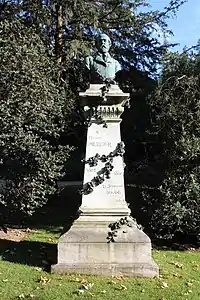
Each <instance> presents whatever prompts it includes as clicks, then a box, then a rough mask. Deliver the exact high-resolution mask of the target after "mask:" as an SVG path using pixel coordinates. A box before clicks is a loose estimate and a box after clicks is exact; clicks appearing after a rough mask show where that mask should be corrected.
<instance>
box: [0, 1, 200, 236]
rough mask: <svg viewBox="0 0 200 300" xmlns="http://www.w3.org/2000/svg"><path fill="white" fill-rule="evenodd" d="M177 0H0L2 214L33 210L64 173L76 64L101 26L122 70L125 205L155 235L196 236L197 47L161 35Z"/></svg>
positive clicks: (76, 117)
mask: <svg viewBox="0 0 200 300" xmlns="http://www.w3.org/2000/svg"><path fill="white" fill-rule="evenodd" d="M184 2H185V1H184V0H183V1H182V0H171V1H169V5H168V7H166V8H165V10H164V11H162V12H159V11H151V10H150V9H149V10H148V11H147V10H144V8H145V6H146V4H148V1H143V0H133V1H128V0H124V1H119V0H112V1H105V0H101V1H82V0H76V1H71V0H70V1H69V0H68V1H67V0H62V1H61V0H60V1H54V0H39V1H32V0H22V1H15V0H11V1H5V0H0V33H1V39H0V70H1V75H0V99H1V106H0V148H1V151H0V161H1V172H0V177H1V179H3V180H5V179H6V180H7V181H6V182H7V184H6V185H3V186H2V188H1V198H0V201H1V204H2V207H4V208H7V212H11V211H23V212H24V213H26V214H27V213H28V214H31V213H33V211H34V210H35V209H36V208H37V207H38V206H41V205H43V204H44V203H46V201H47V200H48V199H49V196H50V195H52V194H54V192H55V191H56V180H57V179H58V178H62V176H63V175H64V174H65V176H66V174H68V173H67V170H66V167H65V166H66V163H67V162H68V158H69V154H70V147H71V146H77V145H78V146H79V148H80V140H79V137H80V136H83V134H82V133H83V132H84V129H85V127H84V119H83V118H82V111H81V108H80V107H79V104H78V90H79V88H80V87H83V85H84V84H85V82H84V78H83V77H82V75H81V71H80V70H81V64H82V60H83V58H84V56H85V55H87V54H88V53H89V52H90V49H92V50H93V49H94V47H95V45H94V39H95V36H96V34H97V33H98V32H99V31H103V32H105V33H107V34H108V35H109V36H110V37H111V38H112V39H113V41H114V45H113V47H112V52H113V53H112V54H113V55H114V56H115V57H116V58H117V59H118V60H119V61H120V62H121V64H122V66H123V68H124V72H123V74H122V76H121V78H119V80H120V85H121V86H122V88H123V89H126V90H128V91H130V93H131V108H130V110H126V111H125V114H124V120H123V126H122V130H123V138H124V140H125V142H126V148H127V151H126V153H127V156H126V161H127V173H128V179H127V180H128V182H129V183H130V184H131V185H132V187H134V188H132V193H134V194H133V195H132V198H133V199H137V207H136V206H134V201H132V204H131V205H132V206H133V207H134V209H133V212H134V213H135V215H137V218H138V220H139V221H141V222H142V223H143V224H144V225H145V226H146V230H147V231H148V232H149V233H150V234H152V235H154V236H155V235H156V236H158V237H169V236H172V235H174V234H179V233H187V234H193V235H196V236H197V235H198V232H199V227H198V223H199V217H198V215H199V211H198V210H199V208H198V207H199V200H198V199H199V196H198V191H199V184H198V182H199V171H198V170H199V162H198V161H199V157H198V155H199V153H198V152H199V136H198V135H199V127H198V123H199V111H198V110H199V75H198V74H199V61H200V60H199V54H198V52H195V53H194V52H193V53H192V52H190V53H187V52H186V51H185V52H183V53H182V54H181V55H179V54H177V53H169V52H168V50H167V49H168V48H169V46H170V45H169V44H167V43H166V42H165V41H164V39H163V38H162V35H163V34H167V33H169V31H168V28H167V25H166V20H167V18H168V17H170V16H171V15H172V14H174V13H176V11H177V10H178V8H179V6H180V5H181V4H183V3H184ZM160 35H161V36H160ZM196 49H197V50H198V48H196ZM161 63H162V66H163V67H162V72H161V74H158V72H157V69H158V66H159V67H160V65H161ZM157 79H159V80H158V82H157ZM154 90H155V91H154ZM80 132H81V134H80ZM69 145H70V146H69ZM74 153H75V152H74ZM77 160H78V159H77V158H76V161H77ZM67 176H68V175H67ZM3 182H5V181H3ZM138 199H139V201H138ZM138 203H141V206H140V207H138ZM144 216H145V217H144ZM144 220H147V221H144ZM145 222H146V223H145Z"/></svg>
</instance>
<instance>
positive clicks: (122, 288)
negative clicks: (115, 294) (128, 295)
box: [116, 284, 127, 291]
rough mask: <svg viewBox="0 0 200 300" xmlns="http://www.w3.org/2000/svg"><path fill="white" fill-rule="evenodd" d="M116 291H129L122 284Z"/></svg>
mask: <svg viewBox="0 0 200 300" xmlns="http://www.w3.org/2000/svg"><path fill="white" fill-rule="evenodd" d="M116 289H117V290H119V291H125V290H127V287H126V286H125V285H123V284H121V285H120V287H118V288H116Z"/></svg>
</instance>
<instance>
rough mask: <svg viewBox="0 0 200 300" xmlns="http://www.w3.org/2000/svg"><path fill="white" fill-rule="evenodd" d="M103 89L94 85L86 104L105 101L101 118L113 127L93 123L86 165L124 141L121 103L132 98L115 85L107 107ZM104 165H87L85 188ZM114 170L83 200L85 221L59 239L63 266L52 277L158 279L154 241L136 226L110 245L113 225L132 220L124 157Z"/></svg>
mask: <svg viewBox="0 0 200 300" xmlns="http://www.w3.org/2000/svg"><path fill="white" fill-rule="evenodd" d="M101 88H102V85H91V86H90V89H89V90H87V91H86V92H85V93H81V97H82V100H83V103H84V105H90V102H91V101H92V102H93V103H94V99H96V102H95V103H97V102H98V101H99V103H100V104H101V105H99V106H98V113H99V114H100V115H102V117H103V118H104V120H105V121H106V123H107V128H105V127H103V125H102V124H100V125H99V124H97V123H96V121H95V120H94V119H92V120H91V126H90V127H89V128H88V133H87V144H86V157H85V158H86V160H87V159H88V158H90V157H93V156H95V154H96V153H99V154H100V155H103V154H105V155H108V154H109V153H110V152H113V151H114V150H115V148H116V146H117V144H118V143H119V142H121V135H120V121H121V120H120V114H121V113H122V112H123V107H122V105H121V103H122V101H124V100H126V99H127V98H128V96H129V95H128V94H125V93H123V92H122V91H121V90H120V89H119V88H118V86H112V88H111V89H110V90H109V93H108V95H107V98H106V100H107V101H106V102H104V103H102V102H101V101H102V98H101V95H102V93H101V92H102V90H101ZM91 98H92V99H91ZM104 99H105V98H104ZM104 165H105V163H103V162H99V163H98V165H97V166H95V167H90V166H89V165H88V164H85V171H84V183H83V184H84V185H85V184H87V183H88V182H90V181H91V180H92V179H93V178H94V177H95V176H96V175H99V174H101V172H102V169H103V167H104ZM113 165H114V168H113V170H112V172H111V177H110V178H109V179H105V181H104V182H103V183H102V184H100V185H98V186H96V187H95V188H94V191H93V192H92V193H90V194H87V195H83V197H82V205H81V207H80V210H81V211H82V213H81V215H80V217H79V219H78V220H77V221H75V222H74V224H73V226H72V228H71V229H70V230H69V232H67V233H65V234H64V235H62V236H61V238H60V239H59V242H58V263H57V265H54V266H52V272H55V273H77V274H101V275H107V276H109V275H119V274H123V275H124V276H132V277H135V276H137V277H154V276H157V275H158V266H157V265H156V264H155V263H154V261H153V260H152V257H151V241H150V239H149V238H148V236H147V235H146V234H145V233H144V232H143V231H141V230H139V229H138V228H137V227H136V226H135V227H133V228H131V227H127V226H126V227H125V228H124V231H122V230H119V232H118V234H117V237H116V238H115V242H110V243H108V240H107V237H108V232H109V231H110V229H109V227H108V226H109V224H110V223H113V222H116V221H119V219H120V218H123V217H128V216H129V215H130V210H129V208H128V206H127V203H126V201H125V190H124V165H123V158H122V157H121V156H116V157H114V158H113Z"/></svg>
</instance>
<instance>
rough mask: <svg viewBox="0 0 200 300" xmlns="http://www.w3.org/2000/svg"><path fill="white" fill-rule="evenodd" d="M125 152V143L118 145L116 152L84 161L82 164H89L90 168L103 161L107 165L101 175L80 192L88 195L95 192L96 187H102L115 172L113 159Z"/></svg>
mask: <svg viewBox="0 0 200 300" xmlns="http://www.w3.org/2000/svg"><path fill="white" fill-rule="evenodd" d="M124 152H125V145H124V143H123V142H120V143H118V144H117V147H116V149H115V150H114V151H112V152H110V153H109V154H108V155H105V154H103V155H100V154H98V153H97V154H96V155H95V156H92V157H90V158H89V159H88V160H85V159H83V160H82V162H84V163H86V164H89V166H90V167H95V166H97V165H98V162H99V161H101V162H103V163H105V165H104V167H103V168H102V169H101V170H100V171H99V175H97V176H95V177H94V178H93V179H92V180H91V181H90V182H87V183H86V184H85V185H84V186H83V189H82V190H80V191H79V192H80V194H82V195H88V194H90V193H92V192H93V190H94V187H96V186H98V185H100V184H101V183H103V182H104V180H105V179H109V178H110V173H111V171H112V170H113V168H114V166H113V158H114V157H115V156H123V155H124Z"/></svg>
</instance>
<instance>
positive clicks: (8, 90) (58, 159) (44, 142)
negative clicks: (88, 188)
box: [0, 20, 72, 214]
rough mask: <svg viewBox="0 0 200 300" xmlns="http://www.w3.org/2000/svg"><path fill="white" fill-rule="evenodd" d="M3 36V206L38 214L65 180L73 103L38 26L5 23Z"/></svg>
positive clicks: (0, 25)
mask: <svg viewBox="0 0 200 300" xmlns="http://www.w3.org/2000/svg"><path fill="white" fill-rule="evenodd" d="M0 36H1V38H0V66H1V67H0V70H1V76H0V99H1V106H0V162H1V170H0V178H1V183H2V185H1V194H0V203H1V205H3V207H4V208H7V212H9V214H10V213H11V212H15V211H16V212H19V211H21V212H23V213H24V214H32V213H33V211H34V210H35V209H36V208H37V207H40V206H42V205H43V204H44V203H45V202H46V201H47V199H48V197H49V196H50V195H52V194H53V193H54V192H55V191H56V184H55V181H56V180H57V179H58V178H59V177H61V176H62V170H63V165H64V163H65V162H66V160H67V158H68V156H69V150H70V149H69V147H68V146H67V145H65V143H63V141H62V138H61V137H62V133H63V132H66V131H67V130H68V129H67V128H68V124H69V121H70V120H69V115H70V107H71V104H72V101H69V95H68V94H67V92H66V87H65V86H64V85H63V83H62V82H61V80H60V78H61V77H60V75H59V73H60V71H61V70H60V71H59V70H58V69H57V68H56V66H55V64H53V62H52V61H51V60H50V59H49V57H48V55H47V53H46V47H45V45H44V43H43V42H42V40H41V38H40V36H39V35H38V34H37V33H35V30H34V28H32V29H29V28H27V27H25V26H24V25H23V24H21V22H19V21H6V20H4V21H1V22H0ZM4 212H5V211H4Z"/></svg>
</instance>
